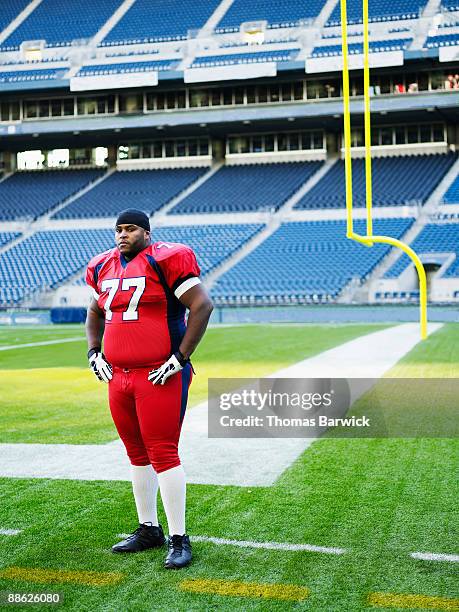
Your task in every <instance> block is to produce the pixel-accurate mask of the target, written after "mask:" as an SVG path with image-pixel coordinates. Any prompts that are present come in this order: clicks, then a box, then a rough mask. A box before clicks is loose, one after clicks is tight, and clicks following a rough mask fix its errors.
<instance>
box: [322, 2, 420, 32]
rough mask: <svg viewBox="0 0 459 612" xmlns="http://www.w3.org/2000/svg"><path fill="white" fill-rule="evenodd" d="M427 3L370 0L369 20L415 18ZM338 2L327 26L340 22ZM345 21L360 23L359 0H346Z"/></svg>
mask: <svg viewBox="0 0 459 612" xmlns="http://www.w3.org/2000/svg"><path fill="white" fill-rule="evenodd" d="M426 4H427V0H371V1H370V3H369V13H370V21H400V20H402V19H417V18H418V17H419V14H420V12H421V11H422V9H423V8H424V7H425V5H426ZM340 11H341V9H340V3H339V2H338V4H337V5H336V7H335V8H334V9H333V12H332V14H331V15H330V18H329V20H328V22H327V24H326V25H327V26H337V25H340V24H341V12H340ZM347 21H348V23H350V24H353V23H362V2H361V0H348V2H347Z"/></svg>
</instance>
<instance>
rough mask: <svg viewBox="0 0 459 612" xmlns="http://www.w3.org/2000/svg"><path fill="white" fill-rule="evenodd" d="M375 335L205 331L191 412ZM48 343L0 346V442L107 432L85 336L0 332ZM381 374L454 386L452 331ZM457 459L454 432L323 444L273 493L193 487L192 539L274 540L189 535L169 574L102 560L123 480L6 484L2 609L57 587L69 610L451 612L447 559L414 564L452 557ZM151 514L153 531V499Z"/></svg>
mask: <svg viewBox="0 0 459 612" xmlns="http://www.w3.org/2000/svg"><path fill="white" fill-rule="evenodd" d="M384 327H387V326H383V325H340V326H339V325H336V326H335V325H325V326H316V325H302V326H298V325H277V326H276V325H266V326H261V325H260V326H240V327H220V328H213V329H210V330H209V331H208V333H207V335H206V337H205V339H204V341H203V343H202V344H201V345H200V347H199V349H198V351H197V354H196V356H195V359H194V364H195V369H196V371H197V373H198V374H197V376H196V378H195V380H194V382H193V385H192V391H191V394H190V405H191V406H193V405H195V404H197V403H199V402H200V401H202V400H203V399H205V397H206V389H207V379H208V378H209V377H222V376H223V377H231V376H241V375H243V376H260V375H265V374H270V373H272V372H274V371H276V370H278V369H280V368H282V367H285V366H287V365H289V364H293V363H295V362H297V361H299V360H301V359H304V358H306V357H309V356H312V355H315V354H318V353H320V352H322V351H324V350H327V349H330V348H333V347H334V346H338V345H340V344H342V343H343V342H346V341H349V340H352V339H354V338H357V337H359V336H361V335H363V334H368V333H371V332H373V331H377V330H378V329H382V328H384ZM62 340H65V342H61V341H62ZM50 341H53V342H54V341H56V343H55V344H42V345H36V346H29V347H18V348H14V349H11V348H10V349H8V350H3V351H0V388H1V390H2V393H1V394H0V442H1V443H8V442H9V443H11V442H13V443H19V442H26V443H47V444H53V443H71V444H89V443H91V444H98V443H105V442H109V441H111V440H113V439H115V437H116V436H115V431H114V427H113V425H112V424H111V421H110V417H109V415H108V409H107V405H106V397H105V396H106V387H105V386H103V385H101V384H99V383H98V382H97V381H96V380H95V379H94V378H93V375H92V374H91V372H89V370H88V368H87V365H86V359H85V343H84V340H83V329H82V327H79V326H61V327H60V326H55V327H52V328H45V327H43V328H34V329H15V328H14V329H4V328H0V348H3V347H11V346H18V345H23V344H35V343H47V342H50ZM57 341H59V342H57ZM388 376H390V377H403V378H408V377H412V378H426V377H436V378H457V377H459V325H457V324H447V325H444V326H443V327H442V328H441V329H440V330H438V331H437V332H436V333H434V334H433V335H432V336H430V337H429V338H428V339H427V340H426V341H424V342H422V343H419V344H418V345H417V346H416V347H415V348H414V349H413V350H412V351H411V352H410V353H408V354H407V355H406V356H405V357H404V358H403V359H402V360H401V361H400V362H399V363H398V364H397V365H396V366H395V367H394V368H393V369H392V370H391V371H390V372H389V373H388ZM364 401H365V398H363V402H364ZM191 409H192V408H191ZM243 444H244V440H241V453H243ZM0 448H1V447H0ZM0 452H5V450H0ZM196 452H197V453H199V449H196ZM39 461H40V458H39V456H37V462H39ZM458 463H459V445H458V443H457V440H454V439H452V438H442V439H428V438H427V439H335V438H331V437H329V438H322V439H320V440H318V441H316V442H315V443H314V444H313V445H312V446H311V447H310V448H308V449H307V450H306V451H305V452H304V453H303V454H302V455H301V456H300V457H299V459H298V460H297V461H296V462H295V463H294V464H293V465H292V466H291V467H290V468H289V469H287V470H286V471H285V472H284V473H283V474H282V476H281V477H280V478H279V479H278V480H277V481H276V483H275V485H274V486H271V487H251V488H247V487H236V486H231V487H229V486H211V485H195V484H190V485H188V504H187V522H188V530H189V532H190V534H192V535H201V536H207V537H213V538H224V539H227V540H238V541H241V540H243V541H250V542H256V543H266V542H271V543H272V542H276V543H282V544H283V545H284V546H283V548H280V549H272V548H271V549H269V548H266V547H265V548H254V547H236V546H234V545H229V544H217V543H210V542H196V543H194V545H193V551H194V561H193V563H192V565H191V566H190V567H188V568H186V569H185V570H182V571H179V572H171V571H167V570H164V569H163V568H162V562H163V558H164V556H165V551H164V550H155V551H147V552H144V553H139V554H137V555H131V556H122V555H121V556H119V555H113V554H112V553H111V552H110V547H111V545H112V544H113V543H114V542H116V541H117V534H119V533H126V532H129V531H132V530H133V529H134V528H135V526H136V514H135V509H134V504H133V499H132V493H131V487H130V484H129V483H127V482H110V481H96V482H94V481H91V482H89V481H69V480H51V479H30V480H29V479H8V478H1V479H0V497H1V504H0V534H1V533H2V530H4V532H3V533H4V534H3V535H0V598H1V599H0V601H3V602H5V598H6V596H7V593H59V594H60V595H61V596H62V597H63V601H64V603H63V604H62V605H61V606H60V607H61V609H65V610H75V611H80V610H84V611H86V610H87V611H93V610H94V611H99V610H100V611H129V612H130V611H132V612H137V611H142V612H143V611H145V612H147V611H151V610H168V611H169V610H177V611H182V610H183V611H188V610H216V611H219V610H241V611H243V610H244V611H245V610H269V611H270V610H310V611H314V612H315V611H319V612H321V611H324V612H328V611H335V610H336V611H344V612H348V611H350V612H352V611H363V610H366V611H368V610H385V609H387V610H402V609H403V610H405V609H413V610H414V609H416V610H418V609H422V610H425V609H430V610H459V588H458V587H459V576H458V571H457V570H458V563H457V562H454V561H453V557H449V558H448V559H449V560H447V558H439V560H424V559H419V558H413V557H412V556H411V553H416V552H418V553H435V554H437V555H450V556H452V555H455V558H456V559H459V556H458V555H459V550H458V548H459V547H458V535H459V533H458V525H459V511H458V503H457V500H458V499H459V487H458V479H457V474H458ZM185 467H186V466H185ZM203 470H205V466H204V465H203ZM160 517H161V522H162V523H163V525H164V524H165V517H164V515H163V513H162V507H161V506H160ZM6 530H19V531H20V532H19V533H17V534H16V535H7V531H6ZM285 544H291V545H294V546H297V545H301V544H309V545H312V546H316V547H326V548H327V549H330V550H329V552H324V551H323V550H322V551H321V552H317V551H314V550H288V547H286V546H285ZM338 553H339V554H338ZM440 559H441V560H440ZM29 605H30V607H31V608H32V609H39V610H45V609H53V606H45V605H39V604H33V605H32V604H29ZM0 609H1V610H8V609H14V606H11V605H7V604H6V603H3V604H0Z"/></svg>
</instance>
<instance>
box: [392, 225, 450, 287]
mask: <svg viewBox="0 0 459 612" xmlns="http://www.w3.org/2000/svg"><path fill="white" fill-rule="evenodd" d="M410 246H411V247H412V248H413V249H414V250H415V251H416V253H417V254H418V255H422V254H423V253H454V254H455V256H456V257H455V259H454V261H453V262H452V263H451V265H450V266H449V267H448V268H447V270H446V271H445V273H444V274H443V276H444V277H447V278H449V277H459V223H428V224H427V225H426V226H425V227H424V228H423V230H422V231H421V233H420V234H418V236H416V238H415V239H414V240H413V242H412V243H411V245H410ZM410 263H411V260H410V259H409V257H408V256H407V255H402V257H400V259H398V260H397V261H396V263H395V264H394V265H393V266H392V267H391V268H390V270H388V271H387V272H386V274H385V276H384V277H385V278H397V277H398V276H400V274H401V273H402V272H403V271H404V270H405V269H406V268H407V266H409V265H410Z"/></svg>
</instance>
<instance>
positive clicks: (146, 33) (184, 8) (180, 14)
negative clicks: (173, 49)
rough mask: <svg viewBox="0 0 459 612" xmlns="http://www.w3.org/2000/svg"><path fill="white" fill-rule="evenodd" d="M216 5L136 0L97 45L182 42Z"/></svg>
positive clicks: (215, 1) (211, 1)
mask: <svg viewBox="0 0 459 612" xmlns="http://www.w3.org/2000/svg"><path fill="white" fill-rule="evenodd" d="M219 4H220V0H199V2H196V1H194V0H137V1H136V2H135V3H134V4H133V5H132V6H131V8H130V9H129V10H128V11H127V13H126V14H125V15H124V16H123V18H122V19H121V20H120V21H119V22H118V23H117V24H116V25H115V27H114V28H113V29H112V30H111V31H110V32H109V33H108V34H107V36H106V37H105V38H104V40H103V41H102V43H101V44H102V45H103V46H110V45H120V44H129V43H131V44H134V43H147V42H157V41H167V40H178V39H186V38H187V37H188V31H189V30H197V29H199V28H202V27H203V25H204V24H205V23H206V21H207V20H208V19H209V17H210V16H211V15H212V13H213V12H214V11H215V9H216V8H217V6H218V5H219ZM153 15H154V18H153Z"/></svg>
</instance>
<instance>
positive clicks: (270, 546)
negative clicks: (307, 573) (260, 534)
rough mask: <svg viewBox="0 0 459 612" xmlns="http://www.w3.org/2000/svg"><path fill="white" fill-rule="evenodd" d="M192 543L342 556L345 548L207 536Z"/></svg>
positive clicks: (197, 538)
mask: <svg viewBox="0 0 459 612" xmlns="http://www.w3.org/2000/svg"><path fill="white" fill-rule="evenodd" d="M191 540H192V542H210V543H212V544H218V545H222V544H223V545H227V546H239V548H263V549H265V550H292V551H298V550H305V551H308V552H317V553H324V554H326V555H344V554H345V553H346V552H347V551H346V549H345V548H334V547H329V546H315V545H314V544H290V543H287V542H253V541H251V540H249V541H245V540H227V539H225V538H213V537H208V536H191Z"/></svg>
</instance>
